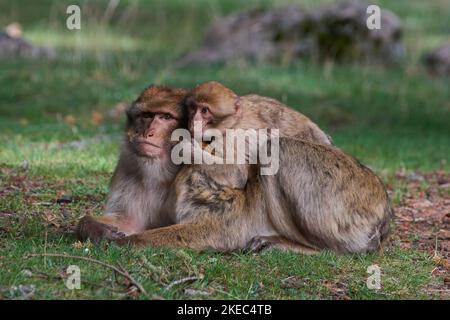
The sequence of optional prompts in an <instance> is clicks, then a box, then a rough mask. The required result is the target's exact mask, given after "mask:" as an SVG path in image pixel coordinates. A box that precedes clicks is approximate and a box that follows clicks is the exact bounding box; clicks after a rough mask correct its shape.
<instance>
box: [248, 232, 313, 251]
mask: <svg viewBox="0 0 450 320" xmlns="http://www.w3.org/2000/svg"><path fill="white" fill-rule="evenodd" d="M246 249H247V250H249V251H261V250H272V249H278V250H282V251H291V252H295V253H300V254H305V255H313V254H317V253H319V251H318V250H315V249H313V248H310V247H308V246H304V245H302V244H299V243H295V242H292V241H290V240H288V239H286V238H283V237H280V236H258V237H254V238H252V239H251V240H250V242H249V243H248V244H247V247H246Z"/></svg>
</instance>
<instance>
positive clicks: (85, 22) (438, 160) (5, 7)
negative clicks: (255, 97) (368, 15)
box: [0, 0, 450, 177]
mask: <svg viewBox="0 0 450 320" xmlns="http://www.w3.org/2000/svg"><path fill="white" fill-rule="evenodd" d="M341 2H342V1H327V0H314V1H310V0H304V1H290V0H277V1H266V0H249V1H238V0H211V1H206V0H195V1H189V2H188V1H182V0H171V1H164V0H147V1H144V0H141V1H139V0H121V1H119V0H110V1H107V0H102V1H50V0H39V1H26V0H17V1H5V0H1V1H0V27H1V28H4V32H3V33H2V38H1V40H0V102H1V103H0V127H1V131H0V146H1V148H0V163H3V164H6V165H17V164H20V163H21V161H23V160H27V161H28V162H29V163H30V164H32V166H30V170H31V171H30V172H31V173H32V174H39V175H44V176H77V177H78V176H84V175H89V174H91V173H93V172H95V173H98V174H101V173H108V172H111V171H112V169H113V167H114V163H115V161H116V159H117V146H118V143H119V141H120V133H121V130H122V124H123V116H122V112H123V109H124V108H125V107H126V105H127V104H129V103H130V102H131V101H132V100H133V99H134V98H136V97H137V95H138V94H139V92H140V91H141V90H142V89H143V88H145V87H146V86H148V85H149V84H152V83H153V84H166V85H174V86H181V87H192V86H194V85H195V84H197V83H199V82H202V81H207V80H217V81H220V82H222V83H224V84H225V85H227V86H229V87H231V88H232V89H233V90H235V91H236V92H237V93H239V94H248V93H257V94H260V95H266V96H271V97H274V98H276V99H279V100H281V101H283V102H285V103H286V104H288V105H289V106H291V107H293V108H296V109H297V110H300V111H301V112H303V113H304V114H306V115H307V116H309V117H310V118H311V119H313V120H314V121H315V122H317V123H318V124H319V125H320V126H321V127H322V128H323V129H324V130H325V131H326V132H328V133H329V134H330V135H331V136H332V137H333V138H334V141H335V143H336V144H337V145H338V146H339V147H341V148H343V149H344V150H346V151H347V152H349V153H351V154H353V155H355V156H357V157H358V158H360V159H361V160H362V161H364V162H365V163H367V164H368V165H370V166H371V167H372V168H374V169H375V170H377V171H378V172H379V173H380V172H385V171H386V172H392V171H395V170H400V169H406V170H435V169H445V170H448V168H449V167H450V165H449V163H448V160H449V159H448V158H449V154H450V124H449V120H450V82H449V77H448V76H446V75H445V73H446V69H445V65H444V67H443V68H444V69H443V70H444V71H443V72H440V74H436V72H433V70H432V69H431V67H430V66H429V65H427V61H428V60H427V56H428V55H429V54H430V53H432V52H433V50H436V49H437V48H439V47H441V46H442V45H445V44H446V43H448V41H449V39H450V2H449V1H448V0H431V1H421V0H397V1H387V0H386V1H373V4H377V5H379V6H380V7H381V9H382V10H387V11H389V12H388V13H389V16H388V18H389V19H388V20H383V19H384V18H385V17H386V16H387V15H388V13H386V15H385V14H384V11H383V13H382V17H381V18H382V22H383V24H384V23H385V22H386V23H387V25H386V28H388V29H389V28H390V29H389V30H387V29H386V28H385V29H386V30H387V34H383V33H381V35H380V36H379V37H378V39H375V40H373V41H374V42H373V41H372V40H370V41H372V42H371V43H368V42H367V41H369V40H367V37H369V36H368V35H367V34H365V33H364V31H363V32H362V33H361V30H358V26H357V25H356V26H355V21H352V19H353V20H355V19H356V20H358V19H361V17H358V16H357V15H358V14H359V15H360V16H361V14H363V15H364V12H362V13H361V12H359V13H358V12H357V13H356V16H355V13H352V11H351V9H345V8H342V7H341V8H340V7H339V5H336V4H337V3H338V4H339V3H341ZM353 3H359V2H358V1H356V2H353ZM363 3H364V2H363ZM71 4H76V5H78V6H79V7H80V8H81V19H80V22H81V29H80V30H77V29H75V30H69V29H68V28H67V26H66V21H67V19H68V17H69V16H70V15H69V14H67V13H66V9H67V7H68V6H69V5H71ZM371 4H372V3H371ZM286 6H292V7H290V8H294V9H289V8H288V9H283V8H285V7H286ZM366 7H367V5H366ZM274 8H275V9H274ZM279 8H281V10H279ZM364 8H365V7H364ZM255 9H256V10H255ZM248 10H250V13H248ZM274 10H275V11H274ZM276 10H279V11H276ZM296 10H298V12H297V11H296ZM345 10H347V11H348V10H350V13H348V12H347V11H345ZM242 12H244V13H243V14H242ZM246 12H247V13H246ZM277 12H278V13H277ZM305 14H306V15H309V17H308V18H307V20H308V19H309V20H308V21H307V22H306V23H304V22H303V21H304V20H305V19H306V18H304V15H305ZM391 14H393V15H395V17H394V18H392V17H391ZM229 15H231V16H232V18H231V21H230V18H227V19H228V20H226V19H225V20H222V18H223V17H224V16H229ZM233 15H234V18H233ZM317 16H319V17H318V18H317ZM236 17H237V18H236ZM233 19H234V20H233ZM302 19H303V20H302ZM314 19H315V20H314ZM321 19H322V20H321ZM236 20H237V21H236ZM311 21H313V22H314V21H315V25H314V23H313V22H311ZM324 21H325V22H324ZM329 21H331V22H330V23H328V22H329ZM360 22H361V21H359V22H358V23H360ZM308 23H309V24H308ZM333 23H335V24H333ZM311 24H312V26H311ZM324 24H326V25H327V26H326V28H322V26H323V25H324ZM339 24H341V27H342V28H343V29H345V30H344V31H343V32H344V33H345V32H347V33H348V34H350V40H349V38H339V37H338V36H339V34H337V33H333V32H334V31H333V30H336V28H338V27H339ZM212 25H214V26H215V28H216V29H214V28H213V30H211V26H212ZM255 25H256V28H254V29H251V28H252V26H253V27H254V26H255ZM292 25H294V27H292ZM348 25H350V26H351V28H350V29H349V30H347V29H346V28H347V27H348ZM258 26H259V27H258ZM299 26H300V27H301V28H302V30H301V32H300V33H301V34H300V35H299V34H297V33H296V32H297V31H298V30H299V28H300V27H299ZM360 27H361V26H359V28H360ZM382 27H383V26H382ZM258 28H259V29H258ZM261 28H262V29H263V30H262V31H261ZM327 28H328V29H327ZM249 30H250V31H249ZM258 30H259V31H258ZM389 32H390V34H389ZM205 34H208V36H206V39H205ZM267 34H268V37H271V38H270V40H269V42H270V43H268V42H267V39H265V38H264V37H265V36H266V35H267ZM253 35H255V36H253ZM353 35H356V36H355V39H352V38H351V37H352V36H353ZM6 37H8V39H6ZM358 37H359V38H358ZM383 37H384V38H383ZM389 37H390V38H389ZM11 39H15V40H13V41H23V42H24V43H25V44H24V43H22V42H16V43H15V42H8V41H10V40H11ZM261 39H262V40H261ZM280 39H281V40H280ZM305 39H306V40H305ZM324 39H325V40H324ZM342 39H344V40H343V41H344V44H343V45H342V43H341V42H339V41H341V40H342ZM380 39H381V40H380ZM253 40H255V41H253ZM260 40H261V41H262V42H261V43H258V41H260ZM1 41H3V42H1ZM252 41H253V42H255V43H253V42H252ZM264 41H265V42H264ZM308 41H309V42H308ZM311 41H313V42H314V41H315V46H314V45H310V46H309V47H307V48H306V49H305V46H304V44H305V43H311ZM327 41H328V42H327ZM345 41H353V42H355V41H356V42H358V41H360V42H361V45H359V47H358V48H359V49H357V50H360V49H361V48H366V51H368V52H369V55H370V54H371V52H373V51H374V50H375V49H374V48H375V47H374V46H373V43H375V45H377V43H378V44H379V43H380V41H385V43H383V45H386V48H387V49H386V48H384V49H386V50H384V49H383V48H382V49H383V50H384V51H383V50H382V51H380V52H376V54H374V57H368V58H367V57H366V56H365V55H364V54H366V55H367V52H365V53H364V52H363V53H362V54H359V53H361V52H360V51H361V50H360V51H358V52H357V54H352V53H351V52H353V51H352V50H354V49H355V47H354V46H353V47H350V49H349V50H347V49H346V47H345V45H346V44H345ZM370 41H369V42H370ZM377 41H378V42H377ZM249 42H252V43H250V44H248V43H249ZM392 42H395V43H392ZM274 43H275V45H273V44H274ZM323 43H325V45H322V44H323ZM2 44H3V45H2ZM278 44H281V45H278ZM353 44H354V43H353ZM357 45H358V44H357ZM367 45H368V46H367ZM246 46H247V47H246ZM251 46H256V47H251ZM259 46H261V47H259ZM267 46H271V47H270V48H268V49H267ZM302 46H303V47H302ZM342 46H344V49H342ZM248 47H250V48H248ZM293 47H295V48H296V49H295V48H294V49H293V50H290V49H289V48H293ZM302 48H303V49H302ZM336 48H337V49H336ZM367 48H368V49H367ZM227 49H228V51H229V52H225V51H226V50H227ZM304 49H305V50H304ZM341 49H342V50H341ZM444 49H445V48H444ZM202 50H203V51H202ZM208 50H209V51H208ZM214 50H216V51H215V52H214ZM252 50H253V51H252ZM264 50H266V51H267V52H269V54H267V55H264V54H262V56H261V54H259V53H261V52H266V51H264ZM270 50H272V51H270ZM302 50H303V51H302ZM308 50H309V51H308ZM333 50H334V51H333ZM345 50H347V51H345ZM199 51H200V52H199ZM241 51H242V52H241ZM441 51H442V50H441ZM202 52H203V53H204V55H202ZM205 52H206V53H205ZM348 52H350V53H348ZM222 53H223V54H224V55H223V56H221V54H222ZM233 53H236V55H233ZM286 53H287V54H286ZM444 53H445V52H444ZM441 55H442V54H441ZM448 55H450V54H448ZM193 56H194V57H193ZM391 56H392V57H391ZM192 57H193V58H192ZM211 57H212V58H211ZM342 57H343V59H341V58H342ZM391 58H392V59H391ZM441 58H442V57H441ZM391 60H392V61H391ZM444 63H445V62H444ZM447 71H448V70H447Z"/></svg>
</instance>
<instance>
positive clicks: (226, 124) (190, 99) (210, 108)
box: [184, 81, 331, 144]
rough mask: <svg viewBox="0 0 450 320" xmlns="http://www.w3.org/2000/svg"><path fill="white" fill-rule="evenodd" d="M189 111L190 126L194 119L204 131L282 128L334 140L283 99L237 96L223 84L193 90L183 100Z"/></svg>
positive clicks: (311, 137)
mask: <svg viewBox="0 0 450 320" xmlns="http://www.w3.org/2000/svg"><path fill="white" fill-rule="evenodd" d="M184 104H185V105H186V108H187V110H188V113H189V119H190V121H189V129H190V130H191V132H192V131H193V129H194V128H193V126H194V123H195V122H199V123H201V125H202V131H203V132H205V131H206V130H207V129H212V128H214V129H218V130H220V131H222V133H225V132H224V131H225V130H226V129H264V128H270V129H279V131H280V136H285V137H292V138H296V139H303V140H308V141H313V142H316V143H322V144H331V139H330V138H329V137H328V136H327V135H326V134H325V133H324V132H323V131H322V130H321V129H320V128H319V127H318V126H317V125H316V124H315V123H314V122H312V121H311V120H310V119H309V118H307V117H306V116H304V115H303V114H301V113H300V112H297V111H295V110H293V109H291V108H289V107H287V106H286V105H284V104H282V103H281V102H279V101H277V100H275V99H272V98H268V97H263V96H259V95H256V94H250V95H246V96H238V95H237V94H236V93H234V92H233V91H232V90H230V89H228V88H227V87H225V86H224V85H222V84H220V83H218V82H215V81H210V82H205V83H202V84H200V85H198V86H197V87H195V88H194V90H192V92H191V93H190V94H188V96H187V97H186V100H185V102H184Z"/></svg>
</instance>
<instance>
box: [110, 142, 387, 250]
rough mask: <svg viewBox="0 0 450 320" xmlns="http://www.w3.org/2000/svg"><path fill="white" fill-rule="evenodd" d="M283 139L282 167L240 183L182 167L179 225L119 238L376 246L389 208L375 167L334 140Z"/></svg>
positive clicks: (201, 244) (202, 246) (217, 246)
mask: <svg viewBox="0 0 450 320" xmlns="http://www.w3.org/2000/svg"><path fill="white" fill-rule="evenodd" d="M279 144H280V169H279V171H278V172H277V173H276V174H275V175H273V176H270V175H266V176H262V175H258V174H250V175H249V178H248V181H247V183H246V185H245V187H244V188H243V189H236V188H231V187H229V186H227V185H221V184H219V183H217V182H216V181H215V180H214V179H212V178H211V177H212V175H213V174H214V170H210V168H213V166H207V165H191V166H184V167H183V168H182V170H181V171H180V172H179V174H178V175H177V178H176V181H175V185H176V189H175V190H172V191H173V192H172V196H171V198H172V201H171V203H174V204H175V205H174V210H170V212H172V214H173V216H172V219H173V220H174V221H175V222H176V223H177V224H175V225H172V226H168V227H164V228H158V229H153V230H147V231H145V232H143V233H140V234H134V235H131V236H129V237H125V238H122V239H119V240H117V242H118V243H119V244H125V243H132V244H136V245H150V246H167V247H188V248H192V249H198V250H206V249H214V250H219V251H231V250H238V249H245V248H247V249H251V250H259V249H262V248H278V249H282V250H290V251H294V252H298V253H303V254H314V253H317V252H319V251H320V250H323V249H329V250H333V251H336V252H339V253H356V252H360V253H364V252H369V251H374V250H377V249H379V248H380V246H381V244H382V242H383V240H384V239H386V236H387V234H388V232H389V224H390V221H391V218H392V210H391V207H390V202H389V198H388V196H387V194H386V191H385V189H384V187H383V185H382V183H381V181H380V180H379V179H378V178H377V177H376V176H375V175H374V174H373V173H372V171H371V170H369V169H368V168H367V167H365V166H363V165H361V164H360V163H359V162H358V161H357V160H355V159H354V158H352V157H350V156H348V155H346V154H345V153H343V152H342V151H340V150H339V149H337V148H335V147H333V146H327V145H321V144H316V143H312V142H309V141H305V140H296V139H289V138H280V141H279ZM252 168H253V167H252Z"/></svg>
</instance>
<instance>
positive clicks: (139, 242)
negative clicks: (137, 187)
mask: <svg viewBox="0 0 450 320" xmlns="http://www.w3.org/2000/svg"><path fill="white" fill-rule="evenodd" d="M219 233H220V230H219V228H217V224H215V223H211V221H210V223H208V222H200V223H183V224H175V225H171V226H168V227H162V228H157V229H151V230H146V231H144V232H142V233H137V234H133V235H130V236H127V237H124V238H119V239H115V240H113V241H114V242H115V243H117V244H118V245H126V244H131V245H133V246H138V247H142V246H150V247H171V248H191V249H196V250H205V249H219V250H220V243H219V242H218V239H217V236H218V235H219Z"/></svg>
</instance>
